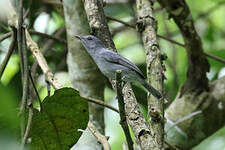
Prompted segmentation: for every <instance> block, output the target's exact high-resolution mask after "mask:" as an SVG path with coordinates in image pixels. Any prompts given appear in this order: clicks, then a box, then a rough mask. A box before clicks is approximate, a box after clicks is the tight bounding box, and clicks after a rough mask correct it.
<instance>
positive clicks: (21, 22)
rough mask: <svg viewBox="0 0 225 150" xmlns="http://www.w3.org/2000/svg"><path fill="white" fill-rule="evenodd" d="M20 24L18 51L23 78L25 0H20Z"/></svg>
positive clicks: (18, 29)
mask: <svg viewBox="0 0 225 150" xmlns="http://www.w3.org/2000/svg"><path fill="white" fill-rule="evenodd" d="M18 16H19V17H18V24H17V41H18V51H19V56H20V70H21V74H22V80H23V66H24V65H23V57H22V56H23V54H22V51H23V38H22V37H23V0H19V13H18Z"/></svg>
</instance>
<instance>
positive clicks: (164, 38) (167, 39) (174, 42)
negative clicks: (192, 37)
mask: <svg viewBox="0 0 225 150" xmlns="http://www.w3.org/2000/svg"><path fill="white" fill-rule="evenodd" d="M157 37H159V38H161V39H163V40H166V41H169V42H171V43H173V44H176V45H179V46H181V47H185V45H184V44H182V43H179V42H177V41H175V40H172V39H170V38H167V37H165V36H162V35H159V34H157Z"/></svg>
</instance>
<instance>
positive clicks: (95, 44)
mask: <svg viewBox="0 0 225 150" xmlns="http://www.w3.org/2000/svg"><path fill="white" fill-rule="evenodd" d="M75 37H76V38H78V39H80V41H81V43H82V44H83V46H84V47H85V49H86V50H87V52H88V53H89V54H90V56H91V57H92V58H93V60H94V62H95V63H96V64H97V66H98V68H99V69H100V71H101V72H102V73H103V74H104V75H105V76H106V77H107V78H110V79H113V80H115V78H116V70H121V71H122V74H121V75H122V80H123V81H125V82H139V83H141V84H142V85H143V86H144V87H145V89H147V90H148V91H149V92H150V93H151V94H152V95H153V96H155V97H156V98H158V99H160V98H161V97H162V95H161V94H160V92H159V91H158V90H156V89H155V88H154V87H152V86H151V85H150V84H148V83H147V82H146V81H145V76H144V75H143V74H142V72H141V71H140V69H139V68H138V67H137V66H136V65H135V64H133V63H132V62H131V61H129V60H128V59H126V58H125V57H123V56H121V55H119V54H118V53H116V52H114V51H112V50H109V49H107V48H106V47H105V46H104V45H103V43H102V41H101V40H100V39H98V38H97V37H95V36H93V35H86V36H81V35H75Z"/></svg>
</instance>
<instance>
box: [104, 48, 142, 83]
mask: <svg viewBox="0 0 225 150" xmlns="http://www.w3.org/2000/svg"><path fill="white" fill-rule="evenodd" d="M100 55H101V57H102V58H104V59H105V60H107V61H109V62H112V63H115V64H119V65H123V66H125V67H127V68H130V69H132V70H134V71H135V72H137V73H138V74H139V75H140V76H141V77H143V78H144V79H145V76H144V75H143V74H142V72H141V70H140V69H139V68H138V67H137V66H136V65H135V64H133V63H132V62H131V61H129V60H128V59H126V58H125V57H123V56H121V55H119V54H118V53H116V52H114V51H111V50H106V49H104V50H102V51H100Z"/></svg>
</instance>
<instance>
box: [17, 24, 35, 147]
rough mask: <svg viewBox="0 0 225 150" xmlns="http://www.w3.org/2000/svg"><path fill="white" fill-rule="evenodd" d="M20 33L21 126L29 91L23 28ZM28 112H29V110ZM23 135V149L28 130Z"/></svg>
mask: <svg viewBox="0 0 225 150" xmlns="http://www.w3.org/2000/svg"><path fill="white" fill-rule="evenodd" d="M22 33H23V36H22V38H23V46H22V50H23V52H22V57H23V62H24V66H23V69H24V72H23V96H22V100H21V106H20V114H21V116H22V120H21V123H22V125H23V121H24V120H23V119H24V117H25V107H26V105H27V98H28V91H29V72H28V59H27V47H26V35H25V29H24V28H23V29H22ZM29 112H30V110H29ZM31 113H32V112H31ZM31 113H29V114H31ZM29 117H31V119H32V116H30V115H29ZM22 128H23V127H22ZM28 128H29V127H28ZM23 133H24V135H23V137H22V143H21V145H22V147H24V145H25V143H26V139H27V136H28V133H29V129H26V131H25V132H23Z"/></svg>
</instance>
